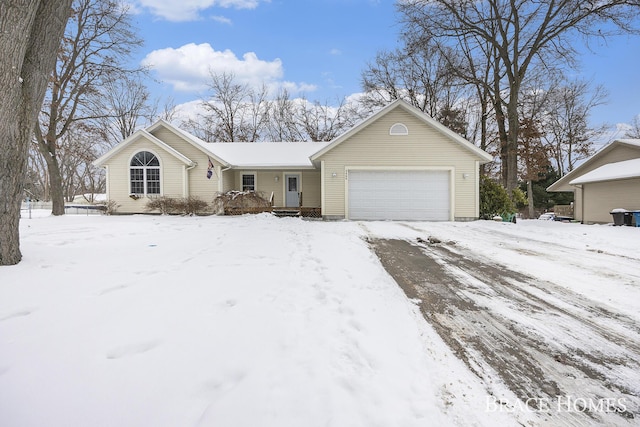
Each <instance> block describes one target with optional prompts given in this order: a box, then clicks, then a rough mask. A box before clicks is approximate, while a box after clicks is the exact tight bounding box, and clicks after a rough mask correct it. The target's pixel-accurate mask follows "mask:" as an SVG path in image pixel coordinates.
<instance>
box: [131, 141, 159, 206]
mask: <svg viewBox="0 0 640 427" xmlns="http://www.w3.org/2000/svg"><path fill="white" fill-rule="evenodd" d="M129 177H130V181H131V194H145V195H146V194H160V161H159V160H158V158H157V157H156V156H155V155H154V154H152V153H150V152H148V151H140V152H139V153H136V155H135V156H133V158H132V159H131V163H130V164H129Z"/></svg>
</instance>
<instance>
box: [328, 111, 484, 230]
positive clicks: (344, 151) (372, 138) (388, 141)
mask: <svg viewBox="0 0 640 427" xmlns="http://www.w3.org/2000/svg"><path fill="white" fill-rule="evenodd" d="M396 123H403V124H405V125H406V126H407V128H408V130H409V134H408V135H397V136H395V135H389V129H390V128H391V126H392V125H394V124H396ZM319 160H322V161H324V179H325V182H324V184H325V206H324V211H323V215H325V216H330V217H331V216H338V217H340V216H344V215H345V168H348V167H366V166H370V167H384V168H388V169H394V168H405V169H406V168H410V167H415V168H416V169H420V168H422V169H424V168H428V167H448V168H452V169H453V182H452V183H451V184H452V187H453V189H454V191H455V193H454V212H453V216H454V217H457V218H475V217H477V203H478V202H477V190H476V189H477V183H476V179H477V174H476V161H477V160H478V158H477V156H475V155H474V154H472V153H471V152H469V151H468V150H466V149H465V148H463V147H462V146H460V145H459V144H458V143H457V142H455V141H452V140H450V139H448V138H447V137H446V136H444V135H443V134H442V133H441V132H439V131H437V130H435V129H433V128H431V127H430V126H428V125H426V124H425V123H424V122H422V121H420V120H419V119H417V118H416V117H415V116H413V115H412V114H410V113H408V112H406V111H404V110H402V109H396V110H393V111H390V112H389V113H388V114H386V115H385V116H383V117H381V118H380V119H378V120H377V121H375V122H374V123H372V124H370V125H369V126H367V127H366V128H364V129H362V130H361V131H360V132H358V133H356V134H355V135H353V136H352V137H351V138H349V139H348V140H346V141H344V142H342V143H341V144H340V145H338V146H336V147H335V148H333V149H332V150H330V151H328V152H327V153H325V154H324V155H322V156H321V157H320V158H319ZM334 173H335V174H336V176H335V177H334V176H333V174H334ZM463 174H468V177H467V178H466V179H464V178H463Z"/></svg>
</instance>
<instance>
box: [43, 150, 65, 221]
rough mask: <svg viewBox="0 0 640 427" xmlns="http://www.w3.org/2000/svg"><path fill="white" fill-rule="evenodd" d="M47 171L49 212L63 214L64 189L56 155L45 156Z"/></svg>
mask: <svg viewBox="0 0 640 427" xmlns="http://www.w3.org/2000/svg"><path fill="white" fill-rule="evenodd" d="M46 159H47V171H48V172H49V184H50V187H49V191H50V196H51V206H52V207H51V214H52V215H56V216H57V215H64V189H63V185H62V174H61V173H60V165H59V164H58V159H57V157H56V156H47V157H46Z"/></svg>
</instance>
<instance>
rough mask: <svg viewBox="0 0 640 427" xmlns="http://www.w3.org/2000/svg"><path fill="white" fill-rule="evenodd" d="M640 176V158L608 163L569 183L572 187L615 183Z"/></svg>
mask: <svg viewBox="0 0 640 427" xmlns="http://www.w3.org/2000/svg"><path fill="white" fill-rule="evenodd" d="M639 176H640V158H637V159H631V160H623V161H622V162H615V163H607V164H606V165H602V166H600V167H599V168H596V169H594V170H592V171H589V172H587V173H585V174H584V175H582V176H579V177H577V178H576V179H574V180H572V181H571V182H569V184H571V185H575V184H587V183H591V182H602V181H614V180H617V179H628V178H637V177H639Z"/></svg>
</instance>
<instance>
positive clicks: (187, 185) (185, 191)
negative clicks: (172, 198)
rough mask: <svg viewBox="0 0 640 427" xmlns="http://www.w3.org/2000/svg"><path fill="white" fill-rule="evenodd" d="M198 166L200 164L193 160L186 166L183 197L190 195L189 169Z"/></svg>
mask: <svg viewBox="0 0 640 427" xmlns="http://www.w3.org/2000/svg"><path fill="white" fill-rule="evenodd" d="M196 166H198V164H197V163H195V162H193V163H191V165H190V166H185V168H184V187H183V188H182V196H183V197H189V171H190V170H191V169H193V168H195V167H196Z"/></svg>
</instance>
